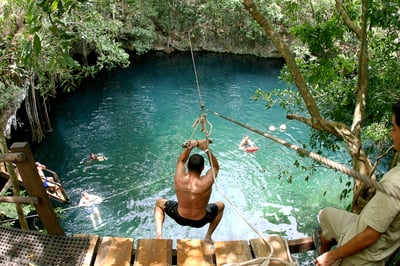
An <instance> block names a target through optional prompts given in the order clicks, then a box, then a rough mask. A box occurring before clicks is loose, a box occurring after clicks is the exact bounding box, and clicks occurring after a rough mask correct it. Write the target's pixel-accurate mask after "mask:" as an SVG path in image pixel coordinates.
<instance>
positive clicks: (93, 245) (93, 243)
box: [74, 234, 100, 266]
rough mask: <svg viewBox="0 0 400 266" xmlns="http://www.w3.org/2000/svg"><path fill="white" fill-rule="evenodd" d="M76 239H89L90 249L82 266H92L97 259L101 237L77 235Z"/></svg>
mask: <svg viewBox="0 0 400 266" xmlns="http://www.w3.org/2000/svg"><path fill="white" fill-rule="evenodd" d="M74 237H83V238H89V247H88V250H87V251H86V255H85V259H84V260H83V264H82V266H91V265H93V263H94V260H95V259H96V256H95V255H96V252H97V247H98V244H99V240H100V237H99V236H98V235H85V234H76V235H74Z"/></svg>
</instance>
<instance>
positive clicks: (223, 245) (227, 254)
mask: <svg viewBox="0 0 400 266" xmlns="http://www.w3.org/2000/svg"><path fill="white" fill-rule="evenodd" d="M214 252H215V259H216V263H217V266H219V265H224V264H227V263H238V262H244V261H248V260H251V259H252V258H253V257H252V255H251V250H250V246H249V244H248V242H247V241H245V240H235V241H223V242H215V243H214Z"/></svg>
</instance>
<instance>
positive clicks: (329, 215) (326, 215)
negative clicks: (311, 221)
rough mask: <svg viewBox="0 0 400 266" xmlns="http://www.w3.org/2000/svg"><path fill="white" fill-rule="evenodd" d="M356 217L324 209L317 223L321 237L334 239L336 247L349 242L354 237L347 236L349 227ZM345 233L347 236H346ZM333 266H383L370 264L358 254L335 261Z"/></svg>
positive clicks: (338, 210) (378, 263)
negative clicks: (319, 226) (318, 223)
mask: <svg viewBox="0 0 400 266" xmlns="http://www.w3.org/2000/svg"><path fill="white" fill-rule="evenodd" d="M357 217H358V215H357V214H355V213H351V212H348V211H345V210H341V209H336V208H331V207H328V208H325V209H322V210H321V211H320V212H319V222H320V225H321V228H322V236H323V237H324V238H325V239H334V240H336V241H337V243H338V244H337V246H341V245H343V244H344V243H346V242H347V241H349V240H350V239H351V238H353V237H354V236H352V235H349V232H352V231H354V230H351V227H352V226H354V223H355V222H356V220H357ZM346 233H347V235H346ZM333 265H334V266H337V265H341V266H353V265H354V266H361V265H374V266H375V265H384V264H382V263H380V262H376V263H372V264H371V262H370V261H366V260H365V259H363V258H362V257H361V256H359V254H355V255H353V256H350V257H347V258H344V259H342V260H338V261H336V262H335V263H334V264H333Z"/></svg>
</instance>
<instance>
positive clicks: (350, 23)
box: [335, 0, 361, 40]
mask: <svg viewBox="0 0 400 266" xmlns="http://www.w3.org/2000/svg"><path fill="white" fill-rule="evenodd" d="M335 2H336V10H337V11H338V12H339V14H340V15H341V16H342V19H343V21H344V23H345V24H346V25H347V26H348V27H349V28H350V29H351V30H352V31H353V32H354V33H355V34H356V35H357V38H358V39H359V40H361V28H360V27H358V26H357V25H356V24H355V23H354V22H353V21H352V20H351V19H350V17H349V15H348V14H347V12H346V10H345V9H344V7H343V1H342V0H335Z"/></svg>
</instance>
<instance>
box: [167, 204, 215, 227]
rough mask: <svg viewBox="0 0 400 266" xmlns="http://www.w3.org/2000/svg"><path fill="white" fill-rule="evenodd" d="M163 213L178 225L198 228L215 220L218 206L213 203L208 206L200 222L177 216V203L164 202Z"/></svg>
mask: <svg viewBox="0 0 400 266" xmlns="http://www.w3.org/2000/svg"><path fill="white" fill-rule="evenodd" d="M165 213H166V214H167V215H168V216H169V217H171V218H172V219H174V220H175V222H177V223H178V224H180V225H183V226H191V227H196V228H200V227H203V226H204V225H206V224H208V223H209V222H211V221H212V220H214V219H215V217H216V216H217V213H218V206H217V204H214V203H211V204H208V205H207V208H206V215H205V216H204V217H203V218H202V219H201V220H191V219H186V218H183V217H181V216H180V215H179V213H178V202H177V201H173V200H168V201H167V202H165Z"/></svg>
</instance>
